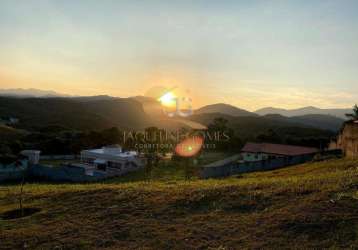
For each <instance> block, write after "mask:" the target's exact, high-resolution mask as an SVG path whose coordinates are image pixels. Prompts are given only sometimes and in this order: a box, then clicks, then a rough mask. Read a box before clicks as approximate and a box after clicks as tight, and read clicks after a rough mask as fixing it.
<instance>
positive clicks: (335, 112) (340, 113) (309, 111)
mask: <svg viewBox="0 0 358 250" xmlns="http://www.w3.org/2000/svg"><path fill="white" fill-rule="evenodd" d="M350 112H352V109H351V108H347V109H320V108H316V107H312V106H308V107H303V108H298V109H281V108H272V107H267V108H262V109H258V110H256V111H255V113H256V114H258V115H269V114H279V115H283V116H287V117H291V116H301V115H331V116H335V117H338V118H341V119H346V116H345V114H347V113H350Z"/></svg>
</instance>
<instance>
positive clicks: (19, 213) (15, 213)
mask: <svg viewBox="0 0 358 250" xmlns="http://www.w3.org/2000/svg"><path fill="white" fill-rule="evenodd" d="M40 211H41V209H40V208H32V207H27V208H24V209H22V210H21V209H14V210H10V211H6V212H4V213H2V214H1V215H0V218H1V219H3V220H13V219H18V218H23V217H27V216H30V215H33V214H35V213H38V212H40Z"/></svg>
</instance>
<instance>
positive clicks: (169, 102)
mask: <svg viewBox="0 0 358 250" xmlns="http://www.w3.org/2000/svg"><path fill="white" fill-rule="evenodd" d="M175 98H176V96H175V95H174V94H173V93H172V92H167V93H165V94H164V95H162V96H161V97H159V98H158V101H160V102H161V104H162V105H164V106H167V107H173V106H175V105H176V101H175Z"/></svg>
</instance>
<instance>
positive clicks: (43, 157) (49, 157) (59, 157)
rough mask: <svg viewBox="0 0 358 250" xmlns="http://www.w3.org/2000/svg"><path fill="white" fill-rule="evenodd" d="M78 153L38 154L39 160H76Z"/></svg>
mask: <svg viewBox="0 0 358 250" xmlns="http://www.w3.org/2000/svg"><path fill="white" fill-rule="evenodd" d="M76 159H80V155H40V160H76Z"/></svg>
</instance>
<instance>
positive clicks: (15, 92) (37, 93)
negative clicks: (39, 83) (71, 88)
mask: <svg viewBox="0 0 358 250" xmlns="http://www.w3.org/2000/svg"><path fill="white" fill-rule="evenodd" d="M0 96H12V97H69V96H70V95H65V94H60V93H57V92H55V91H52V90H40V89H34V88H30V89H21V88H18V89H0Z"/></svg>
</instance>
